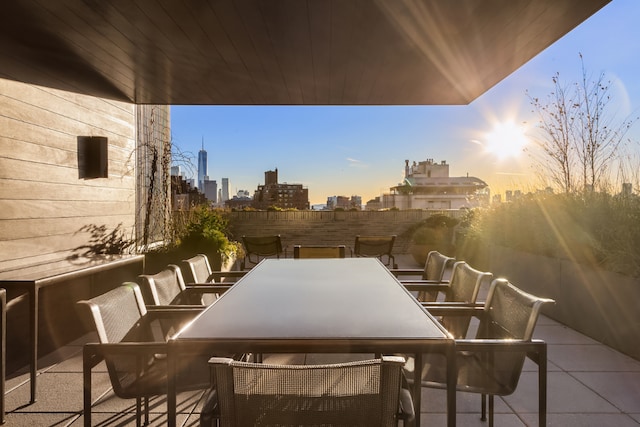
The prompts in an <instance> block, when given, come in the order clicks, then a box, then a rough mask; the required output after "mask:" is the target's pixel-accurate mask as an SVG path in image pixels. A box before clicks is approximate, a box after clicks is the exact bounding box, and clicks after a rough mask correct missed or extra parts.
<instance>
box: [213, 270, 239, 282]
mask: <svg viewBox="0 0 640 427" xmlns="http://www.w3.org/2000/svg"><path fill="white" fill-rule="evenodd" d="M245 274H247V272H246V271H214V272H213V273H211V274H210V275H209V277H207V282H210V281H211V280H212V279H220V278H222V277H242V276H244V275H245Z"/></svg>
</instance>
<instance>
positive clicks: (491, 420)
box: [489, 394, 494, 427]
mask: <svg viewBox="0 0 640 427" xmlns="http://www.w3.org/2000/svg"><path fill="white" fill-rule="evenodd" d="M493 401H494V399H493V394H490V395H489V427H493V403H494V402H493Z"/></svg>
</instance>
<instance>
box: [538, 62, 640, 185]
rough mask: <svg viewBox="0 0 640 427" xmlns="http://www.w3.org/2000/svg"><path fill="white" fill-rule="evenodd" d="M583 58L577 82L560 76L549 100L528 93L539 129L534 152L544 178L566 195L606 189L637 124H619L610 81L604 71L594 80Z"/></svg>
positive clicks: (625, 121) (555, 79) (553, 78)
mask: <svg viewBox="0 0 640 427" xmlns="http://www.w3.org/2000/svg"><path fill="white" fill-rule="evenodd" d="M579 56H580V62H581V66H582V77H581V80H580V81H579V82H575V83H573V84H571V85H567V84H564V83H562V82H561V80H560V73H556V74H555V75H554V76H553V77H552V81H553V84H554V89H553V91H552V92H551V93H550V94H549V95H548V96H547V97H546V98H545V99H540V98H538V97H534V96H532V95H530V94H529V93H528V92H527V96H528V97H529V101H530V103H531V105H532V107H533V112H534V113H535V114H536V115H537V116H538V129H539V130H540V132H539V134H538V137H537V138H535V139H534V142H535V144H536V146H537V147H538V148H539V149H540V150H539V151H536V152H535V153H534V152H533V151H531V150H530V153H532V157H533V158H534V161H535V163H536V164H537V166H539V168H540V169H539V170H540V171H541V174H542V175H543V176H544V177H545V178H546V179H548V180H550V181H551V184H552V185H555V186H556V187H558V188H559V189H560V190H561V191H562V192H564V193H572V192H579V191H593V190H605V191H606V190H607V189H608V187H607V186H608V184H609V183H610V182H609V178H610V175H609V173H610V172H611V168H610V166H611V163H612V162H613V161H615V160H620V159H618V155H619V151H620V148H621V145H622V144H623V142H624V138H625V135H626V133H627V132H628V131H629V129H630V128H631V126H632V125H633V124H634V123H635V121H636V120H637V118H627V119H624V120H622V121H621V122H618V121H616V117H615V114H613V113H612V112H611V111H610V102H611V100H612V98H611V94H610V85H611V82H610V81H608V80H606V78H605V74H604V72H601V73H600V74H598V75H597V77H596V78H594V79H592V78H591V76H590V75H589V74H588V73H587V71H586V69H585V66H584V59H583V57H582V54H579Z"/></svg>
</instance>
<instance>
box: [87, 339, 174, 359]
mask: <svg viewBox="0 0 640 427" xmlns="http://www.w3.org/2000/svg"><path fill="white" fill-rule="evenodd" d="M84 351H85V352H88V353H89V354H94V355H101V356H104V355H105V354H130V353H133V354H141V353H142V354H158V353H160V354H162V353H166V352H167V343H166V342H117V343H86V344H85V345H84Z"/></svg>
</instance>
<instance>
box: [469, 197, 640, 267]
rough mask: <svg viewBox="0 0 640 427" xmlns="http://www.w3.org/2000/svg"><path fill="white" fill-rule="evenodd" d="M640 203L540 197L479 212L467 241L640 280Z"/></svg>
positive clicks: (472, 219)
mask: <svg viewBox="0 0 640 427" xmlns="http://www.w3.org/2000/svg"><path fill="white" fill-rule="evenodd" d="M639 223H640V198H638V197H634V196H630V197H629V196H628V197H625V196H621V195H615V196H614V195H609V194H605V193H584V194H557V195H554V194H537V195H530V196H527V197H523V198H521V199H519V200H516V201H514V202H512V203H505V204H498V205H495V206H493V207H491V208H488V209H484V210H476V211H474V213H473V216H472V217H470V219H469V221H468V222H467V224H468V228H467V236H468V237H472V238H480V239H482V240H484V241H486V242H490V243H495V244H498V245H501V246H505V247H510V248H513V249H517V250H521V251H526V252H530V253H534V254H539V255H545V256H550V257H558V258H564V259H572V260H575V261H577V262H581V263H589V264H592V265H598V266H600V267H602V268H605V269H607V270H610V271H615V272H618V273H622V274H626V275H630V276H634V277H639V276H640V227H638V224H639Z"/></svg>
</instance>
